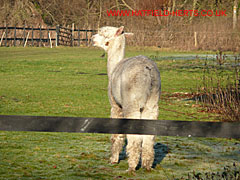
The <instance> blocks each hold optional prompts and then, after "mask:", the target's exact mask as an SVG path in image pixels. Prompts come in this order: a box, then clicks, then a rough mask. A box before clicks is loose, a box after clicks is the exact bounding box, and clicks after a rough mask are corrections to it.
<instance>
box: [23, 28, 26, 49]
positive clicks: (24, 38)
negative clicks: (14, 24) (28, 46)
mask: <svg viewBox="0 0 240 180" xmlns="http://www.w3.org/2000/svg"><path fill="white" fill-rule="evenodd" d="M25 31H26V30H25V24H24V26H23V46H24V45H25V41H26V32H25Z"/></svg>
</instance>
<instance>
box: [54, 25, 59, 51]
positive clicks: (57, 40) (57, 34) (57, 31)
mask: <svg viewBox="0 0 240 180" xmlns="http://www.w3.org/2000/svg"><path fill="white" fill-rule="evenodd" d="M55 43H56V47H57V46H58V45H59V25H57V26H56V41H55Z"/></svg>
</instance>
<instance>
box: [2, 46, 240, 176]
mask: <svg viewBox="0 0 240 180" xmlns="http://www.w3.org/2000/svg"><path fill="white" fill-rule="evenodd" d="M102 53H103V51H101V50H98V49H95V48H65V47H59V48H53V49H50V48H0V114H5V115H47V116H48V115H49V116H50V115H51V116H79V117H109V116H110V105H109V102H108V97H107V81H108V80H107V75H106V69H107V68H106V57H105V58H101V57H100V56H101V55H102ZM195 53H196V54H199V53H202V52H171V51H160V50H159V49H155V48H147V49H138V48H129V49H127V52H126V56H127V57H131V56H135V55H139V54H143V55H146V56H149V57H153V58H154V57H158V56H174V55H187V54H195ZM155 59H156V61H155V62H156V63H157V65H158V67H159V69H160V72H161V78H162V96H161V101H160V104H159V105H160V109H159V111H160V116H159V119H164V120H190V121H195V120H216V117H217V115H215V114H208V113H205V112H204V111H201V109H200V107H199V106H198V105H197V104H196V102H194V101H192V100H189V98H190V97H191V90H194V89H196V87H197V82H198V81H199V80H200V77H201V74H202V68H201V66H202V64H203V63H204V60H196V59H192V60H189V59H188V60H174V59H165V60H157V59H158V58H155ZM109 137H110V135H102V134H101V135H99V134H72V133H33V132H0V179H174V178H180V177H182V176H184V177H187V173H189V172H193V171H196V172H205V171H214V172H218V171H220V170H221V169H223V167H224V166H226V165H232V164H233V162H236V163H239V161H240V150H239V149H240V142H239V141H237V140H227V139H209V138H208V139H204V138H180V137H158V138H157V141H156V142H157V144H156V146H155V148H156V155H157V157H156V162H155V163H157V165H156V167H155V170H154V171H153V172H145V171H144V170H142V169H140V170H138V171H137V175H136V176H130V175H128V174H127V173H126V171H125V170H126V169H127V160H123V161H121V162H120V164H117V165H110V164H109V162H108V159H109V155H110V141H109Z"/></svg>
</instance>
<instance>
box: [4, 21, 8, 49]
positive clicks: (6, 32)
mask: <svg viewBox="0 0 240 180" xmlns="http://www.w3.org/2000/svg"><path fill="white" fill-rule="evenodd" d="M5 34H6V35H5V46H6V47H7V39H8V25H6V31H5Z"/></svg>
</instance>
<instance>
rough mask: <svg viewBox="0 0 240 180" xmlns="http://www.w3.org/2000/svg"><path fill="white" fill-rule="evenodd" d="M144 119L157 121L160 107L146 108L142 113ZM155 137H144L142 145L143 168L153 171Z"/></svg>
mask: <svg viewBox="0 0 240 180" xmlns="http://www.w3.org/2000/svg"><path fill="white" fill-rule="evenodd" d="M141 118H142V119H157V118H158V105H155V106H152V107H150V108H149V107H146V108H145V109H144V111H143V112H142V117H141ZM154 141H155V136H154V135H143V143H142V167H143V168H146V169H147V170H151V167H152V164H153V161H154Z"/></svg>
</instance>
